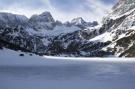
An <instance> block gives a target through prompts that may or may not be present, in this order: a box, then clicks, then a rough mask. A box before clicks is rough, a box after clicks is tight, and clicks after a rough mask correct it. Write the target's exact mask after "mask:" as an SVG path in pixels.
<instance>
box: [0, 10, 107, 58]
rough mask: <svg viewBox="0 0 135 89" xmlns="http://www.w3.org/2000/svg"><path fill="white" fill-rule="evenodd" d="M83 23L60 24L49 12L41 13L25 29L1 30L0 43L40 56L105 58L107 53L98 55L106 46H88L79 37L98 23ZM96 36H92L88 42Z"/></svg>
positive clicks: (31, 19) (102, 44)
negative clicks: (18, 47) (9, 44)
mask: <svg viewBox="0 0 135 89" xmlns="http://www.w3.org/2000/svg"><path fill="white" fill-rule="evenodd" d="M5 14H6V13H5ZM7 14H8V13H7ZM15 16H16V15H15ZM80 20H83V19H82V18H81V19H79V18H78V20H77V19H76V21H75V23H80ZM83 22H84V23H82V21H81V23H80V24H79V25H78V24H75V23H72V21H71V23H70V22H69V23H64V24H63V23H61V22H60V21H55V20H54V19H53V17H52V16H51V14H50V13H49V12H44V13H42V14H40V15H33V16H32V17H31V18H30V19H29V20H27V22H26V23H25V25H23V24H20V25H17V24H16V26H13V27H12V26H8V27H7V26H4V27H0V28H1V29H0V37H1V40H2V42H3V41H4V42H5V41H6V42H8V43H11V44H14V45H17V46H20V47H21V48H23V49H26V50H28V51H31V52H34V53H37V54H42V55H44V54H47V55H56V56H60V55H67V56H91V57H93V56H104V54H106V52H104V51H101V48H102V47H104V46H106V45H108V44H109V42H101V43H100V42H90V41H89V40H86V38H85V37H84V36H83V35H82V33H83V32H84V31H83V30H84V29H85V31H86V30H89V31H90V30H91V31H92V30H93V29H90V27H94V26H97V24H98V23H97V22H91V23H90V22H85V21H84V20H83ZM95 23H96V24H95ZM81 25H82V26H83V28H82V26H81ZM80 26H81V27H80ZM89 33H91V32H89ZM96 35H97V34H93V33H92V36H91V38H92V37H94V36H96ZM89 38H90V37H89ZM84 45H85V46H84ZM6 47H10V46H6ZM93 47H94V48H93ZM90 50H91V51H90Z"/></svg>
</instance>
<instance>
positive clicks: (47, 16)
mask: <svg viewBox="0 0 135 89" xmlns="http://www.w3.org/2000/svg"><path fill="white" fill-rule="evenodd" d="M30 20H31V21H35V22H54V19H53V17H52V15H51V13H50V12H43V13H42V14H40V15H33V16H32V17H31V18H30Z"/></svg>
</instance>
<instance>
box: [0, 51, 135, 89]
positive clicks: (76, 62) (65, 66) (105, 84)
mask: <svg viewBox="0 0 135 89" xmlns="http://www.w3.org/2000/svg"><path fill="white" fill-rule="evenodd" d="M20 53H21V52H15V51H12V50H7V49H4V50H0V89H134V88H135V61H134V59H117V58H111V59H110V58H107V59H100V58H64V57H63V58H59V57H48V56H44V57H39V56H36V55H33V56H29V54H25V56H24V57H20V56H19V54H20Z"/></svg>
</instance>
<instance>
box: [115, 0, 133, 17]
mask: <svg viewBox="0 0 135 89" xmlns="http://www.w3.org/2000/svg"><path fill="white" fill-rule="evenodd" d="M134 8H135V0H119V2H118V3H117V4H116V5H115V6H114V7H113V13H112V14H113V15H122V14H124V13H126V12H129V11H130V10H132V9H134Z"/></svg>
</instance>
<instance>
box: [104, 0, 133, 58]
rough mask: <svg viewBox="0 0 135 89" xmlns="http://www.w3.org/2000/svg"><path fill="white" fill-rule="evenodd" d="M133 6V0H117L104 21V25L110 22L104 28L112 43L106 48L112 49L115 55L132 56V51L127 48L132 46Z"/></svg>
mask: <svg viewBox="0 0 135 89" xmlns="http://www.w3.org/2000/svg"><path fill="white" fill-rule="evenodd" d="M134 8H135V0H119V2H118V3H117V4H116V5H115V6H114V7H113V9H112V12H111V13H110V14H109V15H108V16H107V17H106V19H105V21H104V25H105V24H106V23H110V26H108V28H107V29H106V30H107V31H109V34H110V38H112V39H111V41H112V44H111V45H110V46H109V47H107V49H108V50H110V49H111V51H114V52H115V55H116V56H126V57H129V56H130V57H131V56H132V57H134V54H133V53H134V52H131V50H129V49H131V48H133V47H134V39H133V34H134V30H135V28H134V26H135V9H134ZM127 50H128V51H127Z"/></svg>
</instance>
